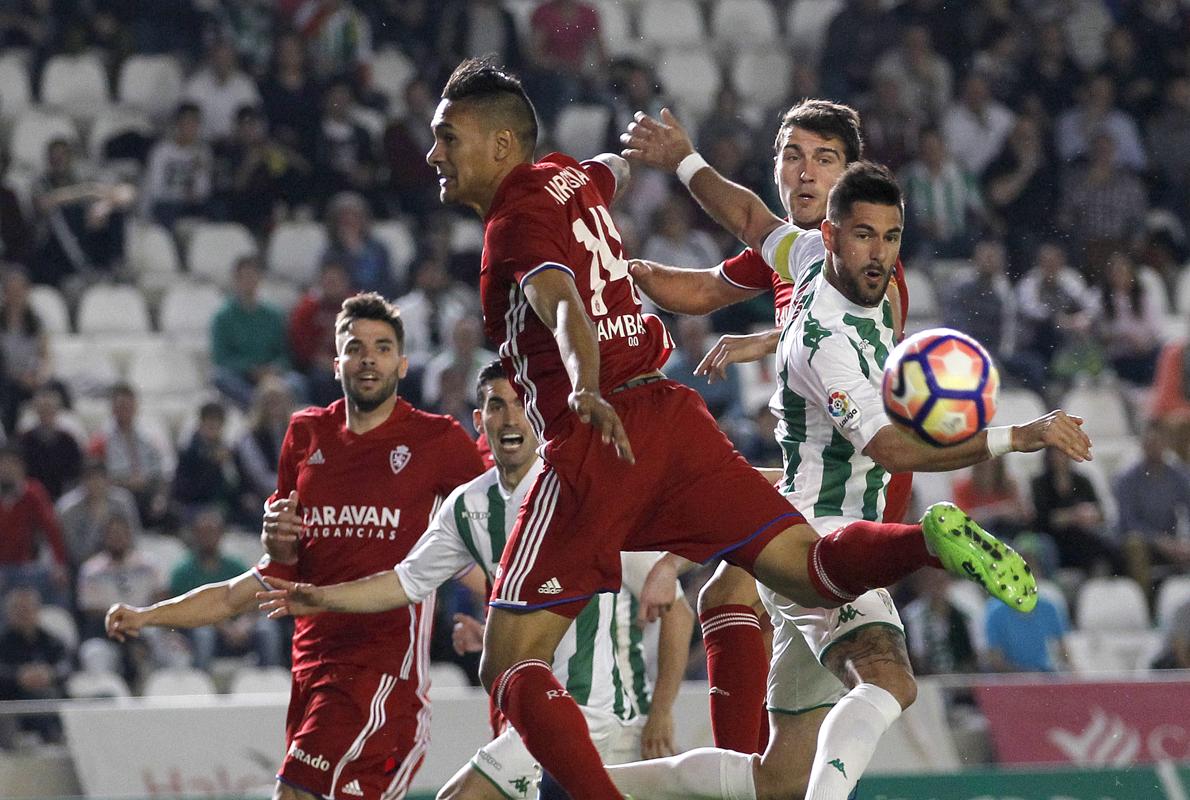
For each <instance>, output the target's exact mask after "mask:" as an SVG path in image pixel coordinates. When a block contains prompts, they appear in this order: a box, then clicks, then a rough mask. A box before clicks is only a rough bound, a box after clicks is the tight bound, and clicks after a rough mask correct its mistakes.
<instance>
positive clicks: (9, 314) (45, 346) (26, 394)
mask: <svg viewBox="0 0 1190 800" xmlns="http://www.w3.org/2000/svg"><path fill="white" fill-rule="evenodd" d="M29 289H30V281H29V273H28V272H27V271H26V270H25V268H24V267H22V266H19V265H17V264H8V265H6V266H5V267H4V272H3V274H2V275H0V422H3V424H4V431H5V433H7V434H12V433H15V432H16V426H17V415H18V414H19V413H20V409H21V404H22V403H24V402H25V401H26V400H28V399H29V398H30V397H32V396H33V393H34V392H36V391H37V390H38V389H39V388H41V387H42V386H44V385H45V383H46V381H48V380H49V377H50V364H49V340H48V339H47V338H46V334H45V329H44V326H43V325H42V322H41V318H40V317H38V316H37V312H36V311H34V310H33V307H32V306H31V305H30V304H29Z"/></svg>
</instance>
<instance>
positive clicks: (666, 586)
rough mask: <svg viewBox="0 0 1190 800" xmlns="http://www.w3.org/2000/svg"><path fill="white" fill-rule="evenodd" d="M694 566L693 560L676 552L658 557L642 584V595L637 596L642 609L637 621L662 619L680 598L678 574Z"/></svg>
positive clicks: (646, 621)
mask: <svg viewBox="0 0 1190 800" xmlns="http://www.w3.org/2000/svg"><path fill="white" fill-rule="evenodd" d="M694 567H695V563H694V562H693V561H688V560H686V559H684V558H682V557H681V556H679V555H677V554H676V553H666V554H665V555H663V556H661V558H659V559H657V561H655V562H654V563H653V566H652V567H650V569H649V574H648V575H646V576H645V581H644V583H643V584H641V590H640V596H639V597H637V600H638V601H640V609H639V610H638V611H637V615H636V623H637V624H638V625H641V626H643V625H646V624H648V623H650V622H654V621H656V620H658V619H660V618H661V617H662V616H663V615H664V614H665V612H667V611H669V609H671V608H672V607H673V605H674V603H675V602H676V601H677V599H678V595H677V589H676V587H677V580H678V576H679V575H681V574H683V573H686V572H689V571H690V570H691V569H693V568H694Z"/></svg>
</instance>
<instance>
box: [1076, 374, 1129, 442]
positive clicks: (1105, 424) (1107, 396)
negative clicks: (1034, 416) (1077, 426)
mask: <svg viewBox="0 0 1190 800" xmlns="http://www.w3.org/2000/svg"><path fill="white" fill-rule="evenodd" d="M1061 407H1062V408H1067V409H1070V410H1071V411H1073V412H1075V413H1080V411H1079V409H1094V413H1092V412H1090V411H1087V412H1085V417H1086V422H1084V423H1083V430H1084V431H1086V433H1087V435H1088V436H1090V437H1091V441H1093V442H1096V443H1098V442H1099V441H1101V440H1104V439H1120V438H1129V439H1130V438H1132V426H1131V425H1129V423H1128V409H1127V408H1126V407H1125V406H1124V399H1123V398H1122V397H1120V392H1119V390H1118V389H1116V387H1114V386H1102V385H1101V386H1082V387H1078V388H1075V389H1072V390H1071V391H1070V393H1069V394H1067V395H1066V397H1065V398H1064V399H1063V400H1062V406H1061Z"/></svg>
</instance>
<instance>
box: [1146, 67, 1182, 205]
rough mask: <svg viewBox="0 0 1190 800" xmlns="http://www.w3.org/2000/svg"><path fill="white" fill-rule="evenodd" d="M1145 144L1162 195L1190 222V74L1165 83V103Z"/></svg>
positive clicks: (1159, 192) (1159, 196)
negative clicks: (1156, 167)
mask: <svg viewBox="0 0 1190 800" xmlns="http://www.w3.org/2000/svg"><path fill="white" fill-rule="evenodd" d="M1145 143H1146V144H1147V145H1148V148H1149V155H1150V156H1152V158H1153V163H1154V164H1160V165H1161V169H1160V170H1159V172H1158V174H1157V175H1155V176H1154V177H1155V179H1156V181H1157V187H1158V189H1157V191H1158V198H1159V200H1160V202H1161V203H1162V204H1163V205H1166V206H1168V207H1170V208H1173V209H1175V210H1176V211H1177V213H1178V215H1179V216H1180V217H1181V219H1182V220H1183V223H1185V222H1187V221H1190V202H1187V198H1186V196H1187V194H1190V76H1186V75H1179V76H1176V77H1174V78H1171V79H1170V80H1169V82H1168V83H1167V84H1166V85H1165V102H1164V103H1163V104H1162V106H1161V108H1160V110H1158V111H1157V113H1156V114H1155V115H1154V116H1153V117H1152V119H1150V120H1149V124H1148V138H1147V139H1146V141H1145Z"/></svg>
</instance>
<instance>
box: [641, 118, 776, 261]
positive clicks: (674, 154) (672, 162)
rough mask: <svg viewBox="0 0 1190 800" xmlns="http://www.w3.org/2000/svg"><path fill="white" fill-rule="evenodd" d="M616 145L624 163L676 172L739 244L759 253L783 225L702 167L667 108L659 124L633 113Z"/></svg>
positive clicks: (749, 195) (751, 196)
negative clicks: (740, 242)
mask: <svg viewBox="0 0 1190 800" xmlns="http://www.w3.org/2000/svg"><path fill="white" fill-rule="evenodd" d="M620 141H621V142H622V143H623V144H624V149H623V150H622V151H621V154H622V155H623V156H624V157H625V158H627V159H628V160H630V161H639V162H641V163H642V164H648V165H649V166H651V167H656V168H657V169H661V170H665V171H666V172H674V173H677V175H678V178H680V179H681V180H682V182H683V183H684V184H686V188H687V189H689V190H690V194H692V195H693V196H694V199H695V200H697V201H698V202H699V205H701V206H702V207H703V208H704V209H705V210H706V212H707V213H708V214H710V215H711V217H713V218H714V220H715V221H716V222H718V223H719V224H720V225H722V226H723V227H724V228H726V229H727V230H728V231H730V232H731V233H732V235H733V236H735V237H736V238H737V239H739V240H740V241H742V242H743V243H744V244H746V245H748V246H750V247H752V248H754V249H756V250H760V247H761V245H762V244H763V243H764V240H765V237H766V236H768V235H769V234H770V233H772V231H773V229H775V228H777V227H778V226H779V225H782V224H784V221H783V220H782V219H781V218H780V217H778V216H777V215H776V214H774V213H773V212H772V211H770V210H769V207H768V206H766V205H765V204H764V201H763V200H761V199H760V198H759V197H758V196H757V195H756V193H755V192H753V191H751V190H750V189H747V188H745V187H743V186H740V185H739V184H738V183H733V182H732V181H729V180H727V178H724V177H723V176H722V175H720V174H719V173H718V172H717V171H715V170H714V169H713V168H712V167H711V166H710V165H709V164H707V163H706V160H705V159H703V158H702V156H700V155H698V152H697V151H696V150H695V149H694V143H693V142H691V141H690V136H689V134H687V133H686V129H685V128H683V127H682V124H681V123H680V122H678V118H677V117H675V116H674V115H673V114H672V113H670V111H669V109H668V108H663V109H661V119H659V120H657V119H653V118H652V117H650V116H649V115H648V114H645V113H644V112H641V111H638V112H636V115H635V116H634V117H633V122H631V123H629V124H628V131H627V132H626V133H624V134H621V136H620ZM679 167H680V169H679Z"/></svg>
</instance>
